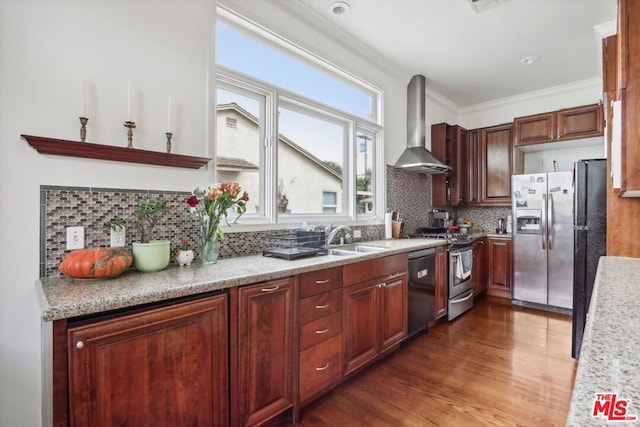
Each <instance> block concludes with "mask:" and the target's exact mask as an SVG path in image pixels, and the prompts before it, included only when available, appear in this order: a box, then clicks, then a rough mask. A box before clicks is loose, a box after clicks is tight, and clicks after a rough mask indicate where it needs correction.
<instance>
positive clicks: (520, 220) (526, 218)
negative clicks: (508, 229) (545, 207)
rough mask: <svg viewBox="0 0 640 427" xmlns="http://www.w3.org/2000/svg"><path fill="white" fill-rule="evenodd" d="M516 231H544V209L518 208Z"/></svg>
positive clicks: (526, 232) (531, 232) (522, 232)
mask: <svg viewBox="0 0 640 427" xmlns="http://www.w3.org/2000/svg"><path fill="white" fill-rule="evenodd" d="M516 233H520V234H540V233H542V209H516Z"/></svg>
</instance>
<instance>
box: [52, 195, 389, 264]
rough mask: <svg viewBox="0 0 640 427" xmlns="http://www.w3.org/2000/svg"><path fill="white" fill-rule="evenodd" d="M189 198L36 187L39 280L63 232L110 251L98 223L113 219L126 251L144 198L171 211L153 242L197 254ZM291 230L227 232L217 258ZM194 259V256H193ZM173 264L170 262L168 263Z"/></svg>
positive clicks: (377, 234) (60, 252)
mask: <svg viewBox="0 0 640 427" xmlns="http://www.w3.org/2000/svg"><path fill="white" fill-rule="evenodd" d="M189 194H190V193H187V192H169V191H157V190H123V189H114V188H85V187H57V186H41V187H40V215H41V218H40V277H52V276H53V277H55V276H58V275H59V274H60V273H59V271H58V265H59V264H60V262H61V261H62V260H63V259H64V257H65V256H66V254H67V253H69V251H68V250H66V227H69V226H83V227H84V228H85V247H106V246H109V241H110V240H109V234H108V233H107V232H106V231H105V230H104V227H103V224H104V223H105V222H107V221H109V220H110V219H111V218H112V217H113V216H114V215H118V216H120V217H122V218H123V219H124V220H125V223H126V224H127V241H126V245H125V247H126V248H127V249H129V250H131V247H132V246H131V243H132V242H133V241H134V240H137V239H138V233H137V230H136V229H135V219H134V216H133V210H134V208H135V205H136V202H137V201H138V199H140V198H141V197H144V196H151V197H162V198H163V199H165V200H166V201H167V204H168V205H169V208H170V212H169V214H168V215H165V216H164V217H163V219H162V220H161V221H160V223H159V224H158V225H157V226H156V228H155V230H154V238H156V239H167V240H169V241H170V242H171V254H174V253H175V251H176V250H177V249H178V248H179V245H180V239H181V238H182V237H187V238H188V239H189V241H190V242H193V244H192V245H191V247H192V248H193V249H195V250H196V254H197V251H198V247H199V245H200V235H199V230H198V228H199V227H198V223H197V220H196V218H195V217H194V216H193V215H191V214H190V212H189V209H188V207H187V204H186V198H187V197H188V196H189ZM355 228H356V229H360V230H361V231H362V240H376V239H380V238H382V237H384V226H382V225H380V226H363V227H355ZM289 231H290V230H284V229H283V230H269V231H251V232H233V233H226V234H225V238H224V240H222V241H221V242H220V257H221V258H227V257H235V256H243V255H252V254H259V253H261V252H262V250H263V249H264V247H265V243H266V242H267V241H268V239H269V238H272V237H275V236H278V235H283V234H284V233H287V232H289ZM196 256H197V255H196ZM174 262H175V260H174V259H173V256H172V257H171V263H174Z"/></svg>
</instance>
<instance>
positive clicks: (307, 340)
mask: <svg viewBox="0 0 640 427" xmlns="http://www.w3.org/2000/svg"><path fill="white" fill-rule="evenodd" d="M341 333H342V311H340V312H338V313H334V314H332V315H331V316H326V317H322V318H320V319H317V320H314V321H313V322H309V323H307V324H305V325H302V326H300V350H304V349H307V348H309V347H311V346H313V345H316V344H318V343H320V342H322V341H325V340H326V339H327V338H331V337H334V336H336V335H337V334H341Z"/></svg>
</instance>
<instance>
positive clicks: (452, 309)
mask: <svg viewBox="0 0 640 427" xmlns="http://www.w3.org/2000/svg"><path fill="white" fill-rule="evenodd" d="M411 237H412V238H414V237H423V238H431V239H446V240H447V254H448V260H449V262H448V278H449V293H448V307H447V320H453V319H455V318H456V317H458V316H460V315H461V314H462V313H464V312H466V311H467V310H469V309H470V308H472V307H473V289H472V285H471V269H472V268H473V241H474V240H475V239H474V237H473V236H470V235H464V234H452V233H447V232H446V230H445V229H421V230H420V232H419V233H417V234H413V235H411ZM409 272H410V273H411V268H409ZM413 297H414V298H415V292H414V295H413ZM411 306H412V286H411V275H410V277H409V324H410V325H411V322H412V313H411Z"/></svg>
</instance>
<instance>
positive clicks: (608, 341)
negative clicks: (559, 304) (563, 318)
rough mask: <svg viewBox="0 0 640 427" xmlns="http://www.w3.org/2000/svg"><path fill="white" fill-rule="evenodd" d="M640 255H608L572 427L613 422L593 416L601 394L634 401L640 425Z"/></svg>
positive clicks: (591, 315)
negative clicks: (597, 396) (630, 256)
mask: <svg viewBox="0 0 640 427" xmlns="http://www.w3.org/2000/svg"><path fill="white" fill-rule="evenodd" d="M639 284H640V258H624V257H602V258H600V262H599V263H598V271H597V274H596V279H595V283H594V287H593V294H592V296H591V304H590V307H589V312H588V314H587V323H586V325H585V331H584V337H583V341H582V348H581V350H580V360H579V362H578V371H577V373H576V379H575V383H574V387H573V396H572V399H571V408H570V410H569V417H568V418H567V425H568V426H600V425H602V426H604V425H612V424H610V423H611V421H607V420H606V419H605V417H604V416H603V415H599V416H598V417H593V416H592V414H593V408H594V400H595V398H596V394H598V393H602V394H611V393H617V400H618V401H620V400H622V399H624V400H630V403H629V404H628V405H627V414H626V415H627V416H631V415H635V416H637V420H636V422H632V423H624V424H626V425H638V424H639V423H640V382H639V381H638V379H639V378H640V377H639V373H640V303H639V301H640V286H639Z"/></svg>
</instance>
